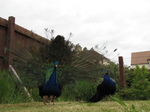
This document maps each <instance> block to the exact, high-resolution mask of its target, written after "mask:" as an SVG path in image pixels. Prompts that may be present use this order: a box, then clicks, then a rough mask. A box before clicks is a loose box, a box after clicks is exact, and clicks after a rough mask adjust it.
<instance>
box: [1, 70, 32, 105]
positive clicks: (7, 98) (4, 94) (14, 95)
mask: <svg viewBox="0 0 150 112" xmlns="http://www.w3.org/2000/svg"><path fill="white" fill-rule="evenodd" d="M27 101H29V98H27V97H26V96H25V94H24V91H23V88H22V85H20V84H19V83H18V82H17V80H15V79H14V77H13V75H12V74H10V73H8V72H6V71H2V72H0V103H20V102H27Z"/></svg>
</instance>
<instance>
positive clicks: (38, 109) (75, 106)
mask: <svg viewBox="0 0 150 112" xmlns="http://www.w3.org/2000/svg"><path fill="white" fill-rule="evenodd" d="M123 103H124V104H125V105H126V106H124V105H122V104H120V103H118V102H116V101H105V102H103V101H100V102H98V103H85V102H55V105H52V103H51V104H50V105H49V104H47V105H44V104H43V103H42V102H32V103H19V104H1V105H0V112H150V101H124V102H123Z"/></svg>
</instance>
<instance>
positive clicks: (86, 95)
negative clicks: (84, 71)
mask: <svg viewBox="0 0 150 112" xmlns="http://www.w3.org/2000/svg"><path fill="white" fill-rule="evenodd" d="M95 92H96V86H95V85H94V84H92V83H90V82H88V81H79V82H76V83H74V84H68V85H66V86H65V87H64V89H63V94H62V99H63V100H73V101H88V100H89V99H90V98H91V97H92V96H93V93H95Z"/></svg>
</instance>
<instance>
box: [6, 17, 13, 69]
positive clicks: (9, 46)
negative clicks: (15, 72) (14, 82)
mask: <svg viewBox="0 0 150 112" xmlns="http://www.w3.org/2000/svg"><path fill="white" fill-rule="evenodd" d="M14 32H15V18H14V17H12V16H10V17H9V19H8V29H7V38H6V47H5V49H6V53H5V55H6V62H5V66H6V68H9V65H12V55H11V53H10V52H9V51H13V46H14V40H13V39H14Z"/></svg>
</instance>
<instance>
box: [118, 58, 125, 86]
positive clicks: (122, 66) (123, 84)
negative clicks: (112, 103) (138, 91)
mask: <svg viewBox="0 0 150 112" xmlns="http://www.w3.org/2000/svg"><path fill="white" fill-rule="evenodd" d="M119 71H120V85H121V87H122V89H125V78H124V64H123V57H122V56H120V57H119Z"/></svg>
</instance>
